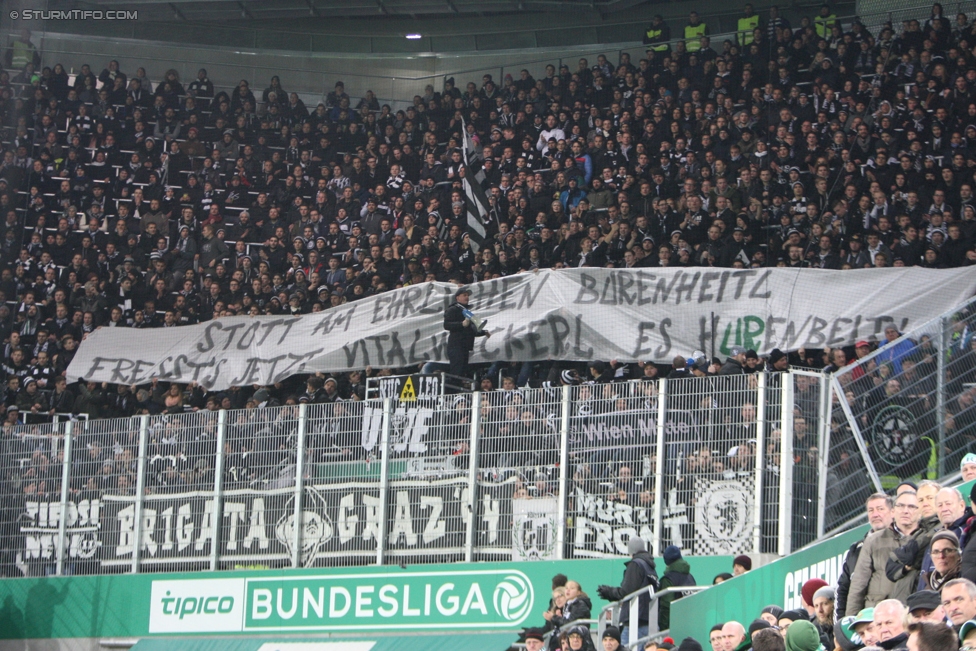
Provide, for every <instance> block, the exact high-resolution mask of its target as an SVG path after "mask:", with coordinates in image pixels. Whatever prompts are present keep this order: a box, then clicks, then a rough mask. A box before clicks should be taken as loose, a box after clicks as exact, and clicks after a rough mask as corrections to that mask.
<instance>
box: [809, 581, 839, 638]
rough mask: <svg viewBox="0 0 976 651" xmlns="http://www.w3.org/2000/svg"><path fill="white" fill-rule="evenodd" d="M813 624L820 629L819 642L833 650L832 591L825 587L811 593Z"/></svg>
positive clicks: (827, 586)
mask: <svg viewBox="0 0 976 651" xmlns="http://www.w3.org/2000/svg"><path fill="white" fill-rule="evenodd" d="M813 618H814V624H816V626H817V628H818V629H820V641H821V642H822V643H823V645H824V646H825V647H826V648H828V649H833V648H834V589H833V588H832V587H830V586H829V585H825V586H824V587H822V588H820V589H819V590H817V591H816V592H814V593H813Z"/></svg>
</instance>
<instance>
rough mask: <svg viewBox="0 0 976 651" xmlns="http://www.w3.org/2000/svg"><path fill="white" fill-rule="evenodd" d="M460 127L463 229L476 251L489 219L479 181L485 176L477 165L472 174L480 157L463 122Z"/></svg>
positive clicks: (488, 210) (484, 237) (486, 199)
mask: <svg viewBox="0 0 976 651" xmlns="http://www.w3.org/2000/svg"><path fill="white" fill-rule="evenodd" d="M461 127H462V129H463V131H464V147H463V150H462V151H463V153H462V155H463V157H464V168H465V169H464V174H463V178H462V182H463V183H464V196H465V198H466V201H465V204H466V205H467V212H468V215H467V227H466V228H465V231H466V232H467V234H468V236H469V237H470V238H471V250H472V251H474V252H475V253H477V252H478V251H480V250H481V247H482V246H484V244H485V240H486V239H487V229H486V228H485V224H486V223H488V222H489V221H490V216H489V215H490V207H489V204H488V195H487V194H485V190H484V188H482V187H481V181H483V180H484V178H485V172H484V170H482V169H481V167H480V166H478V171H477V172H475V173H474V174H472V172H473V171H474V168H473V167H472V165H473V164H474V163H475V162H476V161H477V160H478V158H480V154H479V153H478V151H477V149H476V148H475V144H474V141H473V140H472V139H471V136H470V135H468V131H467V128H466V126H465V125H464V123H463V122H462V125H461Z"/></svg>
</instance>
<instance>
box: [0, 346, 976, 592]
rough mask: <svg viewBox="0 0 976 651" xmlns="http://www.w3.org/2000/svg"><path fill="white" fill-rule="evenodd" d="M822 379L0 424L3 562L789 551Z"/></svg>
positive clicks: (34, 565)
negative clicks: (637, 540)
mask: <svg viewBox="0 0 976 651" xmlns="http://www.w3.org/2000/svg"><path fill="white" fill-rule="evenodd" d="M967 343H968V342H967ZM825 383H826V380H825V379H824V378H822V377H820V376H818V375H816V374H811V373H806V372H792V373H775V374H768V373H757V374H751V375H739V376H729V377H703V378H692V379H681V380H663V379H655V380H650V381H630V382H619V383H610V384H583V385H576V386H549V387H544V388H536V389H528V388H525V389H511V390H499V391H493V392H488V393H482V392H478V393H462V394H448V395H438V396H422V397H420V399H414V400H411V401H400V400H399V399H396V398H385V399H376V400H368V401H346V402H335V403H328V404H300V405H298V404H286V405H284V406H280V407H273V408H259V407H252V408H249V409H244V410H236V411H206V410H204V411H197V412H186V413H178V414H165V415H158V416H148V415H144V416H136V417H132V418H123V419H111V420H90V421H70V422H61V423H54V424H36V425H29V426H11V425H6V426H5V429H4V430H3V437H2V447H0V472H2V477H0V478H2V490H3V505H4V506H3V510H2V520H0V525H2V528H0V559H2V573H3V575H5V576H23V575H31V576H40V575H48V574H103V573H121V572H157V571H199V570H220V569H233V568H239V567H267V568H284V567H314V566H337V565H371V564H416V563H439V562H457V561H465V562H470V561H483V560H513V559H514V560H533V559H559V558H583V557H591V558H592V557H609V556H623V555H626V548H627V541H628V540H629V539H630V538H631V537H632V536H639V537H641V538H643V539H645V540H646V541H647V543H648V545H649V547H651V548H653V549H654V550H655V552H656V553H658V554H660V553H661V550H662V549H663V548H664V547H665V546H666V545H668V544H677V545H680V546H682V547H683V548H684V549H685V550H686V553H691V554H738V553H752V552H757V551H763V552H779V553H788V552H789V551H791V549H793V548H795V547H797V546H799V545H800V544H803V543H804V542H806V541H807V540H808V539H811V536H815V534H816V532H817V527H818V526H822V525H820V524H819V523H818V522H817V516H818V513H819V512H818V504H819V503H820V501H819V500H818V490H822V486H820V485H818V484H817V479H818V473H817V472H816V468H817V464H818V463H819V462H820V457H819V456H817V453H816V451H817V449H819V448H822V447H823V446H824V445H825V443H823V442H822V441H821V440H819V439H818V437H821V438H823V436H825V435H823V434H820V433H819V432H818V431H817V428H818V427H819V423H821V422H824V423H825V422H827V420H828V419H826V418H825V417H824V416H823V414H826V413H827V411H826V408H827V406H826V403H825V401H823V400H821V396H822V395H824V394H822V393H821V390H822V387H823V386H825ZM251 404H253V403H251ZM784 405H793V414H792V416H791V414H790V413H789V408H788V407H787V408H784ZM804 419H805V421H806V422H805V424H804V422H803V421H804ZM804 428H805V429H804ZM760 451H762V453H760ZM794 452H795V454H796V455H798V457H799V458H798V459H797V460H796V464H795V465H794V464H793V463H792V461H793V455H794ZM808 465H809V466H810V472H807V471H806V470H802V471H801V468H807V466H808ZM791 471H792V472H791ZM781 496H785V498H782V499H781ZM62 514H63V517H62ZM780 523H788V524H789V526H780ZM791 541H792V542H791Z"/></svg>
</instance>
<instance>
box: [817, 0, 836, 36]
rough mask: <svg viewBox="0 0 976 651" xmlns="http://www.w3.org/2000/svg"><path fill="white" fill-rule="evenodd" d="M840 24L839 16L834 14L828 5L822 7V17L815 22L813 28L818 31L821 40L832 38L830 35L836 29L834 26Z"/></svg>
mask: <svg viewBox="0 0 976 651" xmlns="http://www.w3.org/2000/svg"><path fill="white" fill-rule="evenodd" d="M839 24H840V23H838V22H837V14H835V13H832V12H831V11H830V7H829V6H827V5H826V4H823V5H820V15H819V16H817V17H816V19H815V20H814V21H813V26H814V28H815V29H816V30H817V36H819V37H820V38H830V33H831V31H832V30H833V29H834V25H839Z"/></svg>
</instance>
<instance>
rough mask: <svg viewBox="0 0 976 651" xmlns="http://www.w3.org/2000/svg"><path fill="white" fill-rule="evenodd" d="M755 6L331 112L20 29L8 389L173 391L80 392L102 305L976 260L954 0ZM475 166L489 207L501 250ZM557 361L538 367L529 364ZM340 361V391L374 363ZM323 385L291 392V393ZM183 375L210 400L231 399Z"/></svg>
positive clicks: (156, 403) (324, 299)
mask: <svg viewBox="0 0 976 651" xmlns="http://www.w3.org/2000/svg"><path fill="white" fill-rule="evenodd" d="M739 27H740V31H739V33H738V34H737V36H736V37H735V38H733V39H729V40H726V41H725V42H723V43H721V44H720V45H719V46H718V47H717V48H713V46H712V44H711V42H710V39H709V36H708V26H707V24H706V23H705V22H702V20H701V19H700V17H699V16H698V15H697V14H696V13H694V12H693V13H692V15H691V16H690V20H689V23H688V25H687V26H685V27H684V30H683V34H681V35H683V36H684V40H680V41H670V40H669V37H670V35H671V29H670V27H669V26H668V25H666V24H665V23H663V22H662V21H661V19H660V18H656V19H655V21H654V23H653V24H652V25H651V26H650V27H649V28H648V29H647V33H646V38H645V42H646V43H647V53H646V56H645V57H644V58H642V59H640V60H639V61H636V62H634V61H631V59H630V57H629V55H628V54H626V53H624V54H622V55H621V57H620V60H619V61H616V62H611V61H609V60H608V59H607V57H606V56H603V55H600V56H599V57H597V58H596V60H595V61H593V62H591V61H588V60H586V59H580V60H579V61H578V65H577V69H576V70H575V71H573V70H570V69H569V67H568V66H566V65H563V66H561V67H560V69H558V70H557V69H556V67H555V66H552V65H550V66H547V68H546V73H545V75H544V77H542V78H540V79H534V78H533V77H532V76H531V75H530V74H529V72H528V71H526V70H523V71H521V73H520V74H519V75H518V78H517V79H515V78H512V77H511V76H510V75H507V76H506V77H505V78H504V79H494V78H493V77H492V76H491V75H485V76H484V77H483V78H482V79H480V80H476V81H469V82H466V83H464V84H463V87H462V85H460V84H457V85H456V84H455V80H454V79H448V80H446V82H445V83H444V85H443V88H441V89H435V88H434V87H433V86H430V85H428V86H427V87H426V88H425V89H424V93H423V94H422V95H417V96H415V97H414V98H413V105H412V106H410V107H409V108H407V109H406V110H401V111H393V110H391V109H390V107H389V106H388V105H387V106H380V105H379V102H378V100H377V99H376V98H375V96H373V94H372V93H371V92H367V93H366V95H365V96H364V97H362V98H352V97H350V96H349V95H348V94H347V93H346V92H345V88H344V85H343V84H342V82H338V83H337V84H336V85H335V88H334V90H332V91H331V92H329V93H328V94H327V96H326V98H325V100H324V101H323V102H321V103H320V104H319V105H318V106H315V107H314V108H310V107H308V106H306V104H305V103H304V102H303V100H302V99H301V98H300V97H299V96H298V94H297V93H294V92H291V93H289V92H287V91H286V90H285V88H284V86H283V84H282V81H281V80H280V79H279V77H278V76H274V77H272V78H271V79H270V81H269V83H268V86H267V88H265V89H264V90H263V91H261V90H259V89H252V88H251V86H250V84H249V83H248V81H246V80H241V81H240V82H239V83H238V84H237V85H236V86H234V87H233V89H231V90H229V91H223V90H218V89H217V87H216V86H215V83H214V81H212V80H211V79H210V78H209V77H208V76H207V71H206V70H205V69H200V70H199V71H197V72H196V74H195V75H193V76H192V78H191V79H185V78H184V77H183V76H182V75H181V72H180V71H177V70H169V71H167V72H166V73H165V74H164V75H163V78H162V79H159V80H156V81H151V80H150V79H149V78H147V76H146V71H145V70H144V69H143V68H139V69H137V70H135V71H131V70H130V71H124V68H125V67H124V65H123V64H122V63H120V62H118V61H110V62H108V63H107V65H106V66H105V68H104V69H103V70H102V71H101V72H100V73H99V74H98V75H97V76H96V74H95V72H94V71H95V70H97V68H98V66H96V67H94V68H93V67H92V65H91V64H89V63H87V62H70V63H72V64H78V63H81V65H80V66H78V69H79V73H78V74H75V75H69V74H68V73H67V72H66V65H67V63H59V62H53V65H50V62H48V63H49V64H48V65H44V66H41V65H40V64H41V53H40V52H39V51H38V50H37V48H36V47H35V46H34V45H33V43H32V42H31V40H30V34H29V32H25V33H23V34H21V35H20V36H19V37H15V38H13V39H12V42H11V44H10V47H9V48H8V50H7V53H6V63H7V66H8V68H9V71H7V72H0V123H2V125H3V138H2V141H3V152H2V162H0V215H2V217H0V220H2V222H3V225H2V226H0V235H2V238H0V239H2V241H0V258H2V263H3V264H2V265H0V266H2V269H0V301H2V302H3V303H5V304H6V305H3V306H0V328H2V333H0V335H2V339H3V342H4V346H5V350H4V354H3V366H2V368H3V378H2V380H3V381H4V383H5V386H6V397H5V400H4V405H3V409H5V410H6V411H7V415H8V416H9V417H10V418H11V419H13V420H12V422H17V419H19V418H21V416H20V414H17V415H16V416H14V415H11V414H13V413H14V412H25V411H30V412H34V413H35V414H38V413H58V412H60V413H65V412H79V411H85V412H87V413H89V414H91V415H102V414H104V415H128V414H131V413H134V411H136V410H137V407H138V406H141V407H144V408H147V409H148V410H149V411H155V410H159V409H162V408H167V407H172V405H167V404H166V403H167V402H173V401H176V395H175V394H174V395H173V396H171V397H170V399H164V398H163V397H162V396H163V394H164V393H166V391H167V389H166V387H157V386H155V385H154V386H153V387H151V388H149V389H148V390H147V393H146V395H147V396H149V397H150V398H151V399H150V400H137V399H136V396H134V395H131V396H130V395H129V393H130V388H123V387H118V388H116V387H109V386H95V385H88V386H83V385H82V386H72V387H62V388H56V387H58V379H57V378H58V377H59V376H60V375H62V374H63V373H64V370H65V368H66V367H67V365H68V363H69V362H70V359H71V357H72V356H73V354H74V351H75V350H76V347H77V346H78V343H79V341H80V340H82V339H83V338H84V337H85V335H86V334H87V333H89V332H91V331H92V330H93V329H94V328H98V327H135V328H155V327H178V326H181V325H186V324H193V323H197V322H200V321H204V320H207V319H211V318H214V317H215V316H222V315H230V314H299V313H307V312H311V311H318V310H326V309H329V308H330V307H333V306H336V305H340V304H343V303H347V302H350V301H356V300H358V299H361V298H363V297H365V296H370V295H373V294H376V293H378V292H383V291H387V290H391V289H394V288H397V287H403V286H406V285H411V284H416V283H423V282H426V281H430V280H440V281H452V282H457V283H466V282H470V281H477V280H482V279H488V278H495V277H498V276H503V275H507V274H515V273H520V272H523V271H528V270H533V269H539V268H562V267H580V266H611V267H667V266H719V267H749V266H772V265H776V266H788V267H818V268H826V269H852V270H853V269H860V268H863V267H874V266H902V265H918V266H923V267H929V268H943V267H957V266H962V265H969V264H973V263H974V262H976V250H974V246H976V199H974V196H973V188H974V184H973V166H974V165H976V124H973V123H976V55H974V54H973V51H972V50H973V48H972V45H973V44H976V43H974V41H976V32H974V28H973V27H972V26H971V25H970V24H969V22H968V18H967V17H966V16H965V15H964V14H960V15H959V16H957V17H956V19H955V20H954V21H950V20H949V19H948V18H947V17H946V16H945V15H944V14H943V10H942V7H941V6H940V5H938V4H936V5H933V9H932V14H931V16H930V17H929V18H928V19H926V20H924V21H921V20H916V19H912V20H907V21H905V22H904V24H903V25H900V26H898V27H897V30H896V27H895V26H892V25H885V26H884V28H882V29H881V30H880V32H879V33H878V34H871V33H870V32H869V31H868V30H867V29H866V28H865V26H864V25H862V24H861V23H860V21H858V20H854V21H853V22H851V23H850V24H846V25H845V24H842V23H841V22H840V21H838V20H837V18H836V16H834V15H833V14H831V12H830V9H829V8H828V7H826V6H825V7H824V8H823V9H822V10H821V11H820V14H819V16H817V17H815V18H814V19H813V20H810V19H808V18H804V19H803V20H802V21H800V24H799V25H797V26H796V28H794V27H793V26H791V25H790V23H789V21H788V20H786V19H785V18H783V17H782V16H780V15H779V13H778V10H777V8H775V7H774V8H772V9H770V12H769V16H768V18H767V19H765V20H762V19H760V17H759V16H757V15H755V14H754V13H753V11H752V7H751V6H748V5H747V6H746V7H745V13H744V16H743V18H742V19H740V20H739ZM675 31H676V32H678V31H679V30H675ZM716 45H718V44H716ZM67 67H69V68H70V69H71V70H74V65H71V66H67ZM465 142H468V143H469V146H471V145H472V143H473V147H472V149H473V150H472V152H471V156H470V157H468V156H467V155H466V154H465V152H464V151H463V150H464V148H465ZM466 175H472V176H475V177H476V178H477V179H478V181H479V184H480V185H481V186H482V188H483V189H484V190H485V193H486V195H487V200H488V202H489V205H488V206H487V208H488V210H487V213H486V214H484V216H483V217H482V218H481V221H482V222H483V223H482V226H483V227H484V229H485V231H486V238H487V240H486V242H485V243H484V244H485V245H484V246H483V247H481V248H480V250H478V251H477V252H476V251H475V250H474V247H473V245H472V240H471V238H470V236H469V230H470V227H471V226H470V225H469V224H468V221H467V220H468V215H469V214H472V215H477V214H478V211H477V210H475V209H474V208H473V207H472V206H471V205H469V204H468V202H469V199H468V198H467V197H466V195H465V193H464V192H463V188H462V178H463V177H464V176H466ZM869 343H874V342H869ZM826 353H827V354H828V355H833V354H834V353H832V352H831V351H826ZM854 354H855V351H854V350H848V351H847V358H853V357H854ZM794 358H795V359H794V361H800V360H799V359H798V358H796V356H795V354H794ZM808 361H812V362H813V364H812V365H814V366H823V365H824V364H833V363H835V362H834V360H833V359H828V360H827V361H826V362H820V353H819V351H812V352H811V360H808ZM548 370H549V369H548V368H547V367H545V366H544V367H543V368H535V369H531V368H530V369H516V370H515V371H513V372H512V373H511V374H512V375H513V376H515V377H516V379H517V380H518V383H519V385H520V386H522V385H525V384H526V383H527V382H528V381H529V380H530V379H531V378H534V379H535V380H536V381H541V380H544V379H545V377H546V374H547V372H548ZM579 370H580V371H583V370H584V369H582V368H581V369H579ZM613 370H614V371H615V373H616V375H617V376H618V377H619V376H620V375H621V374H622V373H626V372H627V370H626V369H625V370H624V371H620V370H619V369H613ZM630 370H631V372H632V376H636V377H640V376H643V375H644V370H643V369H641V368H634V369H630ZM665 370H666V369H663V368H662V369H657V371H649V372H648V373H656V372H660V371H665ZM366 372H367V373H373V372H374V370H373V369H369V370H367V371H366ZM361 375H362V370H361V371H360V376H361ZM493 377H494V376H493ZM337 379H338V385H339V386H338V390H339V393H338V395H340V396H342V397H343V398H348V397H351V396H352V395H353V394H354V393H355V390H354V389H353V387H356V386H361V384H360V383H358V382H357V381H356V380H355V379H353V378H352V377H349V376H347V377H340V378H337ZM31 380H34V381H35V382H36V383H37V388H36V389H35V390H34V391H33V392H31V391H29V386H30V384H32V382H31ZM495 382H496V383H497V379H496V380H495ZM302 383H303V379H301V378H299V379H296V381H295V386H294V387H287V388H286V389H285V390H282V387H271V388H270V389H271V391H272V392H273V393H274V394H275V396H274V397H275V398H277V399H279V400H283V399H284V398H285V397H287V396H288V395H291V393H292V390H296V391H295V393H296V395H297V394H298V393H300V389H301V386H302ZM182 389H183V390H184V393H185V398H186V402H187V403H191V404H193V405H194V406H195V407H196V408H202V407H204V406H205V405H206V400H207V399H209V398H210V397H213V396H205V395H204V392H203V391H201V390H200V389H199V387H192V386H191V387H182ZM355 395H357V396H358V397H360V398H361V397H363V396H362V395H360V394H355ZM223 397H224V396H217V397H216V399H217V401H218V402H222V401H223ZM230 397H231V401H230V402H231V404H232V406H234V407H243V406H245V404H246V398H248V397H250V396H248V395H243V394H240V393H239V392H237V393H232V394H231V395H230Z"/></svg>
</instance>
